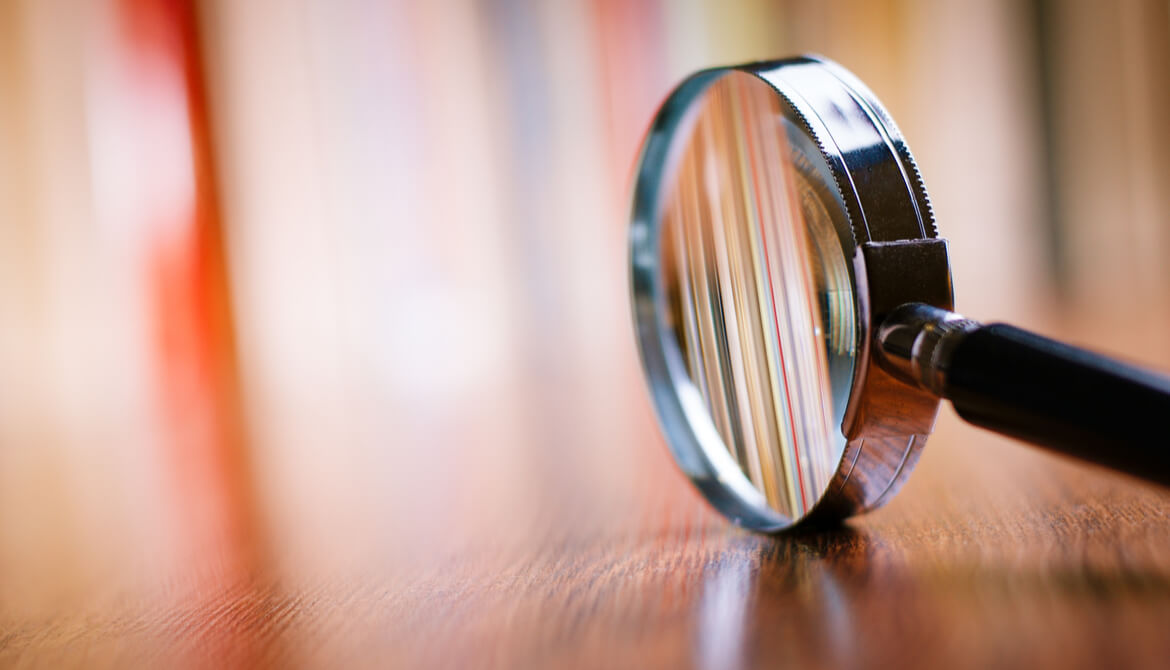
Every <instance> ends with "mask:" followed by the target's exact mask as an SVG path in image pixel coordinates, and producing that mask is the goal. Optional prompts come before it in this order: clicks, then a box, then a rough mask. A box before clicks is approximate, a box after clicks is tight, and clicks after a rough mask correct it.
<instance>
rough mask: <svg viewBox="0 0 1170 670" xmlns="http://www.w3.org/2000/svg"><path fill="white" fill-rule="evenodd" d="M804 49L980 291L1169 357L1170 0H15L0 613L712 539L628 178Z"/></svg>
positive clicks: (2, 240)
mask: <svg viewBox="0 0 1170 670" xmlns="http://www.w3.org/2000/svg"><path fill="white" fill-rule="evenodd" d="M806 51H807V52H816V53H819V54H822V55H825V56H827V57H829V58H832V59H834V60H836V61H838V62H839V63H841V64H843V65H844V66H845V67H847V68H849V69H851V70H853V71H854V72H855V73H856V74H857V75H858V76H859V77H860V78H861V79H862V80H863V81H865V82H866V83H867V84H868V85H869V86H870V88H872V89H873V90H874V91H875V92H876V93H877V95H878V96H879V97H880V98H881V99H882V100H883V101H884V102H885V103H886V105H887V106H888V107H889V109H890V111H891V112H892V114H893V116H894V117H895V118H896V119H897V120H898V122H899V124H900V126H901V127H902V130H903V131H904V132H905V134H906V136H907V138H908V140H909V142H910V145H911V147H912V148H913V149H914V151H915V152H916V154H917V157H918V159H919V162H920V165H921V167H922V171H923V173H924V175H925V178H926V182H927V184H928V187H929V188H930V192H931V195H932V197H933V201H934V204H935V207H936V213H937V216H938V219H939V225H940V228H941V230H942V232H943V235H944V236H945V237H947V238H948V239H949V240H950V241H951V245H952V246H951V251H952V264H953V269H954V278H955V290H956V298H957V303H958V305H959V308H960V310H961V311H963V312H964V313H966V314H967V315H969V316H972V317H976V318H980V319H1002V320H1005V321H1012V322H1015V323H1018V324H1020V325H1023V326H1027V327H1031V328H1033V329H1036V330H1039V331H1041V332H1044V333H1047V334H1050V335H1055V336H1059V337H1062V338H1065V339H1068V340H1071V341H1074V342H1077V343H1079V344H1082V345H1085V346H1089V347H1092V348H1096V349H1101V350H1105V351H1109V352H1113V353H1115V354H1118V355H1120V356H1123V357H1126V358H1130V359H1133V360H1136V361H1140V362H1143V363H1146V364H1149V365H1153V366H1161V367H1162V368H1166V367H1168V364H1170V264H1168V263H1166V262H1165V260H1164V259H1165V258H1166V257H1167V255H1170V124H1167V123H1166V121H1165V119H1166V116H1165V110H1166V109H1167V108H1168V107H1170V5H1168V3H1167V2H1166V1H1165V0H1125V1H1121V2H1115V3H1104V2H1094V1H1091V0H1081V1H1078V0H1032V1H1026V2H1019V1H1017V0H998V1H997V0H988V1H984V0H978V1H976V0H971V1H959V0H954V1H948V2H936V1H933V0H877V1H874V0H851V1H839V2H820V1H814V0H775V1H764V0H759V1H752V2H743V3H732V2H717V1H715V0H687V1H677V2H676V1H669V0H658V1H649V2H637V3H634V2H620V1H617V0H600V1H596V2H586V1H571V0H565V1H563V2H540V1H539V0H498V1H489V2H458V1H437V2H394V1H393V0H390V1H386V0H345V1H343V2H338V1H336V0H281V1H279V2H277V1H276V0H249V1H248V2H233V1H231V0H206V1H203V2H194V0H94V1H92V2H86V1H83V0H4V1H3V2H0V324H3V325H2V326H0V575H2V576H3V578H2V580H0V611H2V612H3V615H4V617H5V618H10V617H19V618H30V617H31V618H34V619H35V618H36V617H38V616H47V615H49V614H50V613H53V612H57V611H60V610H61V609H62V608H65V607H68V608H74V609H76V610H80V611H84V610H85V608H86V607H91V606H92V607H98V605H96V604H93V603H101V602H103V601H102V597H103V595H102V594H117V597H118V598H130V599H131V600H133V599H134V598H141V599H143V600H144V601H147V600H152V599H159V598H162V599H164V600H165V599H172V600H180V601H181V600H182V599H183V598H187V597H191V594H198V593H200V592H203V591H205V590H206V589H207V588H208V585H220V587H224V585H226V587H230V585H231V584H233V583H236V582H237V581H243V580H245V579H247V578H248V577H249V576H251V575H254V574H256V573H257V572H262V573H265V574H273V575H277V576H278V578H279V579H280V580H284V581H285V582H286V583H288V584H292V585H293V586H291V587H290V588H295V584H297V583H298V580H302V579H308V577H307V575H314V574H327V573H330V572H332V571H336V570H339V569H347V568H346V566H355V565H372V564H377V565H382V566H387V567H385V568H384V570H385V571H386V573H387V574H388V575H389V576H388V577H387V579H388V580H389V581H390V583H391V586H390V587H388V588H391V589H392V588H393V586H392V585H393V583H394V579H395V578H396V577H394V575H397V574H401V575H409V574H412V573H411V569H412V568H411V566H418V565H426V564H429V563H432V562H434V561H436V560H437V557H442V556H476V555H477V553H476V552H482V553H483V554H484V555H489V554H490V556H495V557H506V556H509V555H512V554H518V553H522V552H523V551H524V547H525V546H526V543H527V542H529V538H531V537H532V534H533V533H534V532H538V533H541V534H542V537H544V538H546V539H545V540H544V544H545V545H549V546H576V545H575V544H574V543H576V542H586V541H589V542H592V541H596V540H597V539H598V538H601V539H602V540H605V539H606V538H609V539H612V538H614V537H620V536H621V535H622V534H623V533H626V534H633V533H643V534H644V533H646V532H647V526H650V530H651V531H653V530H654V528H655V527H660V528H666V527H668V526H669V525H670V524H672V523H674V521H672V519H684V520H686V522H687V523H693V524H694V525H695V527H697V528H707V527H717V528H718V527H721V523H722V522H721V521H719V520H718V519H717V518H716V517H715V516H714V515H712V514H711V513H710V512H708V511H707V510H706V508H705V507H704V506H703V505H702V504H701V503H700V502H699V501H698V499H697V497H696V496H695V494H693V493H692V492H691V490H690V488H689V487H688V486H687V484H686V483H685V482H684V481H683V479H682V478H681V477H680V476H679V475H678V474H677V473H676V472H675V471H674V469H673V466H672V465H671V463H670V461H669V459H668V457H667V455H666V451H665V449H664V447H663V444H662V440H661V438H660V436H659V434H658V431H657V428H656V426H655V423H654V418H653V414H652V411H651V408H650V404H649V400H648V397H647V394H646V392H645V389H644V385H643V382H642V379H641V371H640V368H639V364H638V361H637V355H636V352H635V349H634V346H633V338H632V329H631V324H630V318H629V306H628V299H627V276H626V268H625V265H626V250H625V235H626V224H627V222H626V197H627V189H628V178H629V176H630V174H631V169H632V167H633V160H634V158H635V155H636V152H637V148H638V143H639V141H640V139H641V134H642V133H643V131H644V129H645V127H646V125H647V123H648V122H649V119H650V117H651V115H652V114H653V112H654V110H655V108H656V106H657V104H658V103H659V102H660V101H661V100H662V98H663V97H664V96H665V95H666V93H667V92H668V91H669V90H670V88H671V87H672V86H673V85H674V84H675V83H676V82H678V81H679V80H680V79H681V78H682V77H684V76H685V75H687V74H689V73H690V72H692V71H694V70H696V69H698V68H702V67H707V66H711V65H718V64H732V63H736V62H740V61H747V60H753V59H767V58H774V57H780V56H785V55H792V54H796V53H800V52H806ZM954 422H955V419H954V418H953V417H952V416H951V414H950V413H949V410H947V411H945V412H944V415H943V417H942V418H941V419H940V424H941V425H940V432H941V433H942V437H943V439H941V440H940V441H938V442H937V443H936V442H934V441H932V447H933V449H928V450H927V453H926V455H924V457H923V461H924V463H926V462H927V461H929V460H931V459H937V458H946V451H947V449H948V447H950V446H954V448H961V447H960V446H958V442H959V441H961V440H952V439H951V438H950V437H949V435H951V434H954V435H959V434H960V432H961V431H959V430H954V431H951V430H950V428H949V426H950V425H951V424H952V423H954ZM964 430H965V429H964ZM971 430H974V429H971ZM927 467H929V466H927ZM548 538H552V539H551V541H550V540H549V539H548ZM485 560H489V561H490V560H504V559H503V558H497V559H490V558H489V559H485ZM489 568H490V566H489V567H488V568H484V569H489ZM402 579H404V580H405V579H407V578H406V577H402ZM127 594H130V595H127ZM111 597H113V596H111Z"/></svg>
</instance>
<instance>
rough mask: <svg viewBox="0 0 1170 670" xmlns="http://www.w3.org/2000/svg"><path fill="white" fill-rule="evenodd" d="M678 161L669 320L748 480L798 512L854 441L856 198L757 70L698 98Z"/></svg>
mask: <svg viewBox="0 0 1170 670" xmlns="http://www.w3.org/2000/svg"><path fill="white" fill-rule="evenodd" d="M668 154H669V155H670V156H671V157H672V159H671V161H670V164H669V167H668V171H667V173H666V177H667V179H666V180H665V181H664V182H663V184H662V187H663V190H662V193H661V197H662V200H661V201H660V202H661V206H660V210H659V211H660V212H661V221H660V226H659V231H660V234H661V239H660V240H659V248H660V250H661V258H660V265H659V267H660V270H661V272H662V276H661V278H660V281H661V286H662V287H663V291H662V294H661V298H662V303H661V304H660V305H659V306H658V309H659V310H660V312H661V314H660V318H661V322H662V323H663V324H664V325H665V327H666V329H667V331H668V332H669V333H671V334H672V336H673V340H674V343H675V344H676V345H677V347H678V353H679V356H678V359H680V360H681V361H682V362H683V365H684V367H685V373H684V375H685V380H684V383H690V384H692V385H693V386H694V389H695V390H696V391H697V392H698V395H699V396H700V397H701V398H702V399H703V401H704V402H705V405H706V410H707V412H708V413H709V415H710V419H711V423H712V425H713V426H714V427H715V429H716V431H717V432H718V434H719V436H720V437H721V438H722V442H723V444H724V446H725V447H726V449H727V451H728V452H729V453H730V454H731V456H732V457H733V458H734V459H735V461H736V463H738V465H739V467H740V469H741V470H742V472H743V474H744V476H745V477H746V478H747V479H748V480H749V481H750V482H751V484H752V486H753V487H754V488H755V489H756V490H757V491H758V492H760V493H761V494H762V495H763V497H764V499H765V500H766V502H767V505H768V507H769V508H771V509H772V510H773V511H775V512H777V513H779V514H780V515H783V516H784V517H787V518H789V519H793V520H794V519H798V518H800V517H801V516H803V515H804V514H805V513H806V512H807V511H808V510H809V509H810V508H811V507H812V505H814V504H815V503H816V501H817V500H818V499H819V498H820V497H821V495H822V493H823V492H824V490H825V488H826V487H827V486H828V484H829V481H830V480H831V479H832V477H833V473H834V472H835V471H836V469H837V466H838V463H839V461H840V459H841V453H842V450H843V449H844V446H845V440H844V437H843V435H842V432H841V429H840V426H841V422H842V418H843V415H844V412H845V407H846V404H847V403H848V398H849V392H850V386H851V384H852V379H853V369H854V364H855V359H856V355H857V345H858V327H857V309H856V305H855V301H854V290H853V285H854V284H853V277H852V268H851V263H850V260H851V257H852V253H853V241H852V236H851V234H850V232H849V223H848V216H847V215H846V214H845V207H844V203H843V202H842V201H841V198H840V195H839V192H838V190H837V188H836V185H835V183H834V182H833V181H832V177H831V174H830V172H829V167H828V165H827V164H826V163H825V161H824V159H823V158H822V157H821V153H820V151H819V150H818V148H817V144H816V142H815V141H813V139H812V138H811V137H810V136H809V135H808V133H807V132H805V131H804V130H803V129H802V126H801V124H800V123H799V120H798V118H796V117H795V114H794V113H793V112H791V110H790V108H789V107H788V106H787V104H786V103H785V101H784V99H783V98H782V97H781V96H780V95H779V94H778V93H777V92H776V90H775V89H773V88H772V87H771V86H769V85H768V84H767V83H765V82H763V81H761V80H760V79H758V78H756V77H755V76H753V75H751V74H748V73H744V72H739V71H730V72H728V73H726V74H724V75H723V76H721V77H719V78H718V79H716V80H715V81H714V82H713V83H711V84H710V85H709V86H708V87H707V88H706V89H705V91H704V92H703V93H702V94H701V95H699V96H698V97H697V98H696V99H695V100H694V102H693V103H692V105H691V107H690V109H689V111H688V112H687V117H686V120H685V121H684V122H683V123H681V124H680V125H679V126H678V131H677V136H676V137H675V138H674V139H673V140H672V146H671V148H670V151H669V152H668Z"/></svg>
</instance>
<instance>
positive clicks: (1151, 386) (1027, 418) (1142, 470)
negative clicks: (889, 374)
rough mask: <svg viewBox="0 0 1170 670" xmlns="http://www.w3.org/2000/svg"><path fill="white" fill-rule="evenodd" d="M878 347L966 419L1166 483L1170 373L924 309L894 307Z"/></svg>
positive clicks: (1006, 327) (1169, 461)
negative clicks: (1142, 367)
mask: <svg viewBox="0 0 1170 670" xmlns="http://www.w3.org/2000/svg"><path fill="white" fill-rule="evenodd" d="M899 330H900V331H901V332H900V333H899V334H898V335H893V331H899ZM911 330H916V331H917V333H918V334H917V335H915V336H914V337H913V338H912V340H908V339H907V338H908V337H909V336H910V335H911V333H910V331H911ZM883 334H885V338H884V339H883ZM879 344H880V345H881V346H882V351H883V353H884V354H885V356H886V357H887V360H888V361H891V362H892V363H893V367H894V368H899V371H900V372H901V373H902V374H900V376H902V377H906V376H907V373H908V374H909V375H910V376H911V377H912V378H913V380H914V381H915V383H918V384H919V385H921V386H925V387H927V388H929V389H930V390H932V391H934V392H935V393H937V394H938V395H940V396H942V397H944V398H947V399H949V400H950V401H951V403H952V404H953V405H954V407H955V410H956V411H958V413H959V416H961V417H963V419H965V420H966V421H968V422H970V423H973V424H975V425H977V426H981V427H983V428H988V429H990V430H994V431H996V432H998V433H1003V434H1005V435H1009V436H1011V437H1015V438H1018V439H1021V440H1025V441H1027V442H1031V443H1033V444H1036V445H1038V446H1042V447H1046V448H1048V449H1051V450H1053V451H1057V452H1060V453H1063V454H1067V455H1070V456H1075V457H1077V458H1081V459H1084V460H1087V461H1092V462H1094V463H1098V464H1100V465H1104V466H1107V467H1110V468H1113V469H1115V470H1119V471H1121V472H1125V473H1128V474H1131V475H1134V476H1136V477H1140V478H1142V479H1147V480H1150V481H1153V482H1157V483H1160V484H1163V485H1166V486H1170V449H1168V448H1167V446H1170V445H1168V444H1167V443H1168V442H1170V438H1168V436H1167V423H1168V422H1170V377H1166V376H1163V375H1160V374H1157V373H1154V372H1150V371H1148V370H1143V369H1141V368H1138V367H1135V366H1133V365H1129V364H1127V363H1122V362H1120V361H1116V360H1113V359H1111V358H1108V357H1105V356H1102V355H1100V354H1095V353H1091V352H1088V351H1085V350H1083V349H1078V348H1076V347H1071V346H1069V345H1066V344H1062V343H1060V342H1056V341H1054V340H1050V339H1048V338H1046V337H1041V336H1039V335H1035V334H1033V333H1029V332H1027V331H1025V330H1021V329H1019V328H1015V327H1013V326H1009V325H1005V324H998V323H997V324H991V325H980V324H978V323H975V322H973V321H969V320H966V319H963V318H962V317H959V316H958V315H956V314H953V313H951V312H947V311H945V310H941V309H937V308H934V307H928V306H926V305H904V306H902V307H899V308H898V309H897V310H895V312H894V313H893V314H891V315H890V317H889V318H888V319H887V320H886V322H885V323H884V324H883V327H882V328H881V329H880V330H879ZM907 344H909V347H907ZM903 354H908V356H903Z"/></svg>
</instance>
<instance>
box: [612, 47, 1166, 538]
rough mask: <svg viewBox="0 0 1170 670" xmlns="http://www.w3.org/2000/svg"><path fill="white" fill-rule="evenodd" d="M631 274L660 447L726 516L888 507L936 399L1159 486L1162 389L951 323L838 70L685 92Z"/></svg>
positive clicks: (666, 111)
mask: <svg viewBox="0 0 1170 670" xmlns="http://www.w3.org/2000/svg"><path fill="white" fill-rule="evenodd" d="M630 267H631V284H632V286H631V288H632V300H633V311H634V322H635V329H636V335H637V340H638V344H639V349H640V351H641V356H642V363H643V367H644V369H645V372H646V376H647V379H648V381H649V386H650V390H651V394H652V396H653V399H654V405H655V408H656V410H657V414H658V418H659V421H660V423H661V425H662V428H663V431H664V432H665V434H666V438H667V442H668V444H669V446H670V449H671V452H672V453H673V455H674V457H675V460H676V461H677V463H678V465H679V466H680V467H681V469H682V470H683V472H684V473H685V474H686V475H687V476H688V477H689V478H690V479H691V481H692V482H694V484H695V485H696V486H697V487H698V488H699V490H700V491H701V492H702V493H703V495H704V496H705V497H706V498H707V499H708V500H709V501H710V502H711V503H712V504H713V505H714V506H715V507H716V508H718V509H719V510H720V511H721V512H722V513H723V514H724V515H726V516H727V517H729V518H730V519H732V520H733V521H734V522H735V523H737V524H739V525H742V526H745V527H747V528H751V529H754V530H759V531H764V532H776V531H780V530H784V529H786V528H789V527H791V526H793V525H795V524H798V523H808V522H814V521H832V520H839V519H842V518H845V517H847V516H850V515H853V514H858V513H861V512H865V511H867V510H870V509H873V508H875V507H878V506H880V505H882V504H883V503H885V502H886V501H887V500H889V498H890V497H891V496H892V495H894V494H895V493H896V492H897V491H898V489H899V487H900V486H901V485H902V483H903V482H904V481H905V480H906V478H907V476H908V475H909V474H910V471H911V470H912V469H913V468H914V465H915V463H916V462H917V460H918V456H919V454H920V453H921V451H922V448H923V446H924V445H925V443H926V440H927V437H928V435H929V434H930V432H931V430H932V428H933V426H934V421H935V417H936V415H937V414H938V408H939V404H940V401H941V399H944V398H945V399H948V400H950V401H951V403H952V404H953V405H954V407H955V409H956V410H957V412H958V414H959V415H960V416H961V417H962V418H964V419H965V420H967V421H968V422H970V423H973V424H975V425H978V426H981V427H984V428H988V429H991V430H994V431H997V432H1000V433H1003V434H1006V435H1010V436H1013V437H1016V438H1019V439H1022V440H1025V441H1028V442H1031V443H1034V444H1037V445H1040V446H1044V447H1047V448H1050V449H1053V450H1056V451H1059V452H1061V453H1064V454H1068V455H1072V456H1076V457H1080V458H1082V459H1086V460H1089V461H1093V462H1096V463H1099V464H1102V465H1106V466H1109V467H1112V468H1114V469H1117V470H1120V471H1123V472H1126V473H1129V474H1131V475H1136V476H1138V477H1142V478H1145V479H1148V480H1151V481H1154V482H1159V483H1162V484H1166V485H1170V439H1168V438H1167V433H1166V429H1165V424H1166V422H1167V421H1168V420H1170V378H1167V377H1164V376H1161V375H1158V374H1156V373H1153V372H1149V371H1146V370H1142V369H1140V368H1137V367H1133V366H1130V365H1127V364H1124V363H1120V362H1117V361H1114V360H1111V359H1108V358H1105V357H1103V356H1100V355H1097V354H1094V353H1089V352H1086V351H1083V350H1080V349H1076V348H1073V347H1070V346H1067V345H1064V344H1060V343H1058V342H1054V341H1052V340H1049V339H1046V338H1042V337H1039V336H1037V335H1034V334H1031V333H1028V332H1025V331H1023V330H1020V329H1018V328H1014V327H1012V326H1007V325H1003V324H993V325H981V324H979V323H976V322H974V321H971V320H969V319H965V318H963V317H962V316H960V315H958V314H956V313H954V311H953V310H954V300H953V294H952V287H951V274H950V266H949V264H948V260H947V243H946V241H945V240H944V239H942V238H940V237H939V233H938V229H937V227H936V224H935V220H934V215H933V212H932V210H931V205H930V199H929V198H928V196H927V194H926V188H925V186H924V185H923V182H922V177H921V175H920V173H919V171H918V168H917V166H916V165H915V162H914V159H913V157H912V156H911V154H910V150H909V149H908V148H907V146H906V142H905V140H904V139H903V137H902V134H901V133H900V132H899V130H898V128H897V126H895V125H894V122H893V120H892V119H891V118H890V116H889V114H888V113H887V112H886V110H885V109H884V108H883V107H882V105H881V104H880V103H879V102H878V101H877V99H876V98H875V97H874V95H873V94H872V93H871V92H870V91H869V90H868V89H867V88H866V87H865V86H864V85H863V84H862V83H861V82H860V81H858V80H857V78H856V77H854V76H853V75H851V74H850V73H849V72H847V71H846V70H844V69H843V68H841V67H840V66H838V65H836V64H834V63H831V62H828V61H826V60H823V59H819V58H814V57H802V58H795V59H789V60H781V61H773V62H766V63H753V64H748V65H743V66H739V67H731V68H717V69H712V70H705V71H702V72H699V73H697V74H695V75H693V76H691V77H690V78H688V79H687V80H685V81H684V82H682V83H681V84H680V85H679V86H678V87H677V88H676V89H675V90H674V91H673V92H672V93H671V94H670V96H669V97H668V98H667V100H666V101H665V102H664V103H663V105H662V107H661V108H660V109H659V111H658V113H657V115H656V116H655V118H654V121H653V124H652V126H651V128H650V131H649V132H648V134H647V136H646V139H645V141H644V143H643V146H642V152H641V156H640V158H639V162H638V168H637V172H636V182H635V187H634V197H633V206H632V213H631V227H630Z"/></svg>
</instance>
